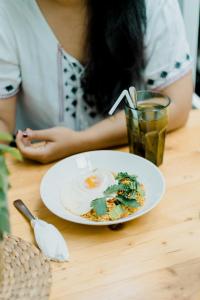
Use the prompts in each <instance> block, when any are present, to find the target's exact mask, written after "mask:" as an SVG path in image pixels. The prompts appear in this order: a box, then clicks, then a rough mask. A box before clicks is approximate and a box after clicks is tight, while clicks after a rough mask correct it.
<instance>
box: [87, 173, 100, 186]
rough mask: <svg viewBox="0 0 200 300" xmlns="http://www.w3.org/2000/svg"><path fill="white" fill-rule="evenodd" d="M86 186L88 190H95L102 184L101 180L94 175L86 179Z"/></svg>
mask: <svg viewBox="0 0 200 300" xmlns="http://www.w3.org/2000/svg"><path fill="white" fill-rule="evenodd" d="M85 184H86V187H87V188H88V189H94V188H96V187H97V186H99V184H100V180H99V178H98V177H97V176H95V175H92V176H90V177H87V178H86V179H85Z"/></svg>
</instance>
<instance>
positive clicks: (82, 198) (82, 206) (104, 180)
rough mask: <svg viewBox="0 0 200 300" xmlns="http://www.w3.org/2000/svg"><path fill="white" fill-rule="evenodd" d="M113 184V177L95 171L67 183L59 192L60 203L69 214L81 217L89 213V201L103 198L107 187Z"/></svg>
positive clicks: (101, 171)
mask: <svg viewBox="0 0 200 300" xmlns="http://www.w3.org/2000/svg"><path fill="white" fill-rule="evenodd" d="M114 183H115V178H114V175H113V174H112V173H111V172H109V171H107V170H101V169H96V170H93V171H91V172H87V173H85V174H84V175H81V176H77V177H74V178H72V179H71V180H70V181H67V182H66V184H65V186H64V188H63V190H62V191H61V201H62V204H63V205H64V207H65V208H66V209H67V210H69V211H70V212H71V213H73V214H76V215H79V216H80V215H82V214H84V213H87V212H88V211H90V209H91V207H90V204H91V201H92V200H94V199H96V198H100V197H102V196H103V192H104V191H105V190H106V189H107V187H109V186H111V185H113V184H114Z"/></svg>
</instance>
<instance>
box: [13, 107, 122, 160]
mask: <svg viewBox="0 0 200 300" xmlns="http://www.w3.org/2000/svg"><path fill="white" fill-rule="evenodd" d="M34 141H37V142H40V143H33V142H34ZM16 143H17V146H18V148H19V150H20V151H21V153H22V154H23V156H24V157H26V158H29V159H32V160H36V161H39V162H41V163H48V162H51V161H54V160H57V159H60V158H63V157H66V156H69V155H72V154H75V153H79V152H83V151H91V150H96V149H107V148H110V147H113V146H116V145H122V144H125V143H127V130H126V121H125V114H124V112H123V111H122V112H119V113H117V114H116V115H115V116H113V117H110V118H107V119H105V120H103V121H100V122H99V123H97V124H95V125H93V126H91V127H89V128H87V129H85V130H84V131H74V130H71V129H68V128H64V127H54V128H51V129H45V130H31V129H27V130H26V131H24V132H22V131H19V132H18V133H17V137H16Z"/></svg>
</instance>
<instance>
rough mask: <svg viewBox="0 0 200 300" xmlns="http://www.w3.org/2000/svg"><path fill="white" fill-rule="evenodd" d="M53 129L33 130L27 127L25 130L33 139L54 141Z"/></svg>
mask: <svg viewBox="0 0 200 300" xmlns="http://www.w3.org/2000/svg"><path fill="white" fill-rule="evenodd" d="M52 130H53V129H44V130H32V129H30V128H27V129H26V131H24V134H25V135H27V138H28V139H29V140H31V141H33V140H37V141H52V140H53V136H52Z"/></svg>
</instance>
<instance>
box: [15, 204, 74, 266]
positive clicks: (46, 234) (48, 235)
mask: <svg viewBox="0 0 200 300" xmlns="http://www.w3.org/2000/svg"><path fill="white" fill-rule="evenodd" d="M13 204H14V206H15V207H16V208H17V209H18V210H19V211H20V212H21V213H22V214H23V215H24V216H25V217H26V218H27V219H28V220H29V221H30V223H31V225H32V227H33V230H34V235H35V241H36V243H37V245H38V247H39V248H40V250H41V251H42V252H43V253H44V254H45V255H46V257H48V258H49V259H51V260H55V261H66V260H69V251H68V247H67V244H66V242H65V240H64V238H63V237H62V235H61V233H60V232H59V231H58V229H57V228H56V227H55V226H53V225H52V224H49V223H47V222H44V221H42V220H40V219H38V218H36V217H34V216H33V215H32V213H31V212H30V210H29V209H28V208H27V207H26V205H25V204H24V203H23V201H22V200H20V199H18V200H15V201H14V202H13Z"/></svg>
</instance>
